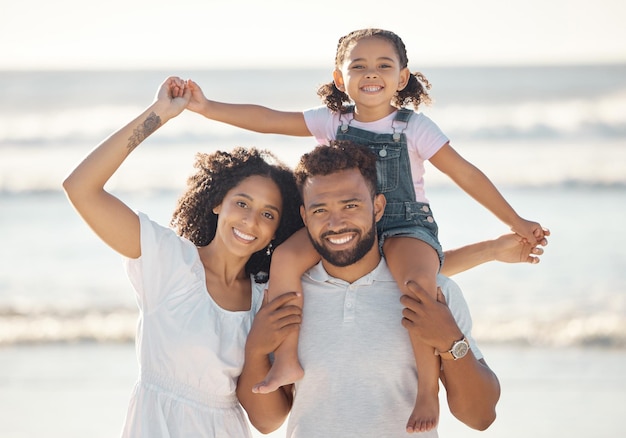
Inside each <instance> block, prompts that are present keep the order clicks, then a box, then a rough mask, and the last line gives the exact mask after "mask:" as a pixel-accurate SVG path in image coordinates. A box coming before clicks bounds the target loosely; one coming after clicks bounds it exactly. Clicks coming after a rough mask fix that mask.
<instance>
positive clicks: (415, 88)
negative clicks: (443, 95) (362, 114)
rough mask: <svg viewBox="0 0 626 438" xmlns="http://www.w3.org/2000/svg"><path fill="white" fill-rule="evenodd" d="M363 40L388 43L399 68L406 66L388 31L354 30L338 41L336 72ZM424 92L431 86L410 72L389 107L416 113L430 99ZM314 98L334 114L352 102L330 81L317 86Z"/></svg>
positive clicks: (397, 39) (396, 41) (397, 43)
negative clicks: (395, 55)
mask: <svg viewBox="0 0 626 438" xmlns="http://www.w3.org/2000/svg"><path fill="white" fill-rule="evenodd" d="M364 38H381V39H384V40H386V41H389V42H390V43H391V44H392V45H393V46H394V48H395V49H396V53H397V54H398V58H399V59H400V68H401V69H403V68H406V67H407V66H408V64H409V58H408V56H407V53H406V47H405V46H404V42H403V41H402V39H401V38H400V37H399V36H398V35H396V34H395V33H393V32H391V31H388V30H383V29H371V28H370V29H360V30H355V31H353V32H350V33H349V34H348V35H346V36H343V37H341V38H339V43H338V44H337V53H336V55H335V68H336V69H340V68H341V66H342V65H343V62H344V61H345V57H346V54H347V52H348V49H350V48H351V46H352V45H354V44H355V43H356V42H358V41H359V40H361V39H364ZM426 90H430V83H429V82H428V80H427V79H426V77H425V76H424V75H423V74H422V73H420V72H414V73H411V74H410V76H409V82H408V83H407V85H406V87H404V89H402V90H400V91H398V92H397V93H396V94H395V96H394V98H393V100H392V102H391V104H392V105H393V106H395V107H396V108H402V107H407V106H412V107H413V108H414V109H416V110H417V108H418V107H419V105H420V104H421V103H426V104H428V103H430V96H429V95H428V92H427V91H426ZM317 95H318V96H319V97H320V98H321V99H322V101H323V102H324V104H325V105H326V106H327V107H328V109H330V110H331V111H333V112H346V110H347V108H348V106H349V105H350V104H351V103H352V102H351V100H350V97H349V96H348V95H347V94H346V93H344V92H343V91H340V90H339V89H338V88H337V87H336V86H335V83H334V82H329V83H327V84H324V85H322V86H321V87H319V89H318V90H317Z"/></svg>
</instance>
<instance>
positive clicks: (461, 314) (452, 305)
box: [437, 275, 483, 360]
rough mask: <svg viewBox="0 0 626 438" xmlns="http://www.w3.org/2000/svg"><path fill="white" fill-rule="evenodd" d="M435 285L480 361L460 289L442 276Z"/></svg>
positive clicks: (478, 350)
mask: <svg viewBox="0 0 626 438" xmlns="http://www.w3.org/2000/svg"><path fill="white" fill-rule="evenodd" d="M437 283H438V284H439V287H441V290H442V292H443V296H444V297H445V298H446V302H447V303H448V308H449V309H450V311H451V312H452V315H453V316H454V319H455V320H456V323H457V324H458V326H459V328H460V329H461V331H462V332H463V334H464V335H465V337H466V338H467V341H468V342H469V344H470V348H471V349H472V351H473V352H474V356H476V359H479V360H480V359H482V358H483V354H482V352H481V351H480V349H479V348H478V345H477V344H476V341H475V340H474V337H473V336H472V316H471V315H470V311H469V307H468V305H467V302H466V301H465V297H464V296H463V292H462V291H461V288H460V287H459V285H458V284H456V283H455V282H454V281H453V280H451V279H449V278H448V277H445V276H443V275H439V276H438V277H437Z"/></svg>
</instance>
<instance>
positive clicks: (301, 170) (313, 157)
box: [294, 140, 377, 199]
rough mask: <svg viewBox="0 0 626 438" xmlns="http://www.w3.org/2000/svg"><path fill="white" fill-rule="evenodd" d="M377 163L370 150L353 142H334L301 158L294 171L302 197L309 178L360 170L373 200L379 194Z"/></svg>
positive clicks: (319, 147) (317, 148)
mask: <svg viewBox="0 0 626 438" xmlns="http://www.w3.org/2000/svg"><path fill="white" fill-rule="evenodd" d="M376 161H377V160H376V155H375V154H374V153H373V152H372V151H371V150H370V149H369V148H367V147H366V146H361V145H359V144H357V143H354V142H353V141H349V140H333V141H331V142H330V145H329V146H317V147H316V148H315V149H313V150H312V151H311V152H309V153H307V154H304V155H303V156H302V157H301V158H300V162H299V163H298V164H297V166H296V168H295V170H294V174H295V176H296V185H297V186H298V190H299V192H300V196H301V197H302V190H303V187H304V184H305V183H306V181H307V179H308V178H311V177H314V176H319V175H321V176H325V175H330V174H333V173H335V172H339V171H342V170H352V169H358V170H359V172H361V175H363V178H364V179H365V182H366V183H367V185H368V187H369V189H370V192H371V194H372V199H373V198H374V196H375V195H376V193H377V189H376V187H377V186H376Z"/></svg>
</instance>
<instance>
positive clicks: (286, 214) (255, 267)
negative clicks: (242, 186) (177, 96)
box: [170, 147, 303, 281]
mask: <svg viewBox="0 0 626 438" xmlns="http://www.w3.org/2000/svg"><path fill="white" fill-rule="evenodd" d="M194 168H195V169H196V171H195V172H194V173H193V174H192V175H191V176H190V177H189V178H188V179H187V190H186V191H185V192H184V193H183V194H182V196H181V197H180V198H179V199H178V203H177V206H176V209H175V210H174V213H173V215H172V220H171V221H170V225H171V226H172V227H173V228H174V230H176V232H177V233H178V234H179V235H180V236H182V237H185V238H187V239H189V240H190V241H191V242H193V243H194V244H195V245H196V246H205V245H208V244H209V242H211V241H212V240H213V238H214V237H215V233H216V229H217V215H216V214H215V213H213V209H214V208H215V207H217V206H218V205H220V204H221V203H222V201H223V200H224V197H225V196H226V193H228V191H230V190H231V189H232V188H234V187H235V186H237V185H238V184H239V183H241V181H243V180H244V179H246V178H248V177H250V176H256V175H258V176H263V177H267V178H269V179H271V180H272V181H274V182H275V183H276V185H277V186H278V187H279V189H280V192H281V195H282V199H283V209H282V215H281V218H280V223H279V225H278V229H277V230H276V237H275V239H274V240H273V241H272V245H273V247H274V248H275V247H276V246H278V245H280V244H281V243H282V242H284V241H285V239H287V238H288V237H289V236H291V234H293V233H294V232H295V231H296V230H298V229H300V228H302V226H303V224H302V219H301V218H300V214H299V207H300V204H301V202H300V195H299V192H298V189H297V187H296V184H295V179H294V175H293V172H292V171H291V169H289V167H287V166H286V165H285V164H284V163H282V162H281V161H279V160H278V159H277V158H276V157H275V156H274V155H273V154H272V153H271V152H269V151H267V150H258V149H256V148H242V147H237V148H235V149H233V150H232V151H231V152H224V151H217V152H214V153H211V154H206V153H198V154H197V155H196V161H195V163H194ZM270 259H271V255H269V256H268V255H267V254H266V250H265V249H263V250H261V251H258V252H256V253H254V254H252V256H251V257H250V260H249V261H248V263H247V264H246V272H247V273H248V274H253V275H258V274H259V273H264V274H265V276H263V274H260V277H261V278H259V276H258V277H257V279H258V280H259V281H266V280H267V278H268V277H267V275H268V274H267V273H269V265H270Z"/></svg>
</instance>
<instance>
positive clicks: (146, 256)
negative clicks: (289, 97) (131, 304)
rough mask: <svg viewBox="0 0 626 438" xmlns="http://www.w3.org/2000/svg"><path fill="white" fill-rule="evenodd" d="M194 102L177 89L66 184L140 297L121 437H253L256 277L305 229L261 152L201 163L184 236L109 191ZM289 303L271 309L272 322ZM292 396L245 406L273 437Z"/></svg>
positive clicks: (185, 211)
mask: <svg viewBox="0 0 626 438" xmlns="http://www.w3.org/2000/svg"><path fill="white" fill-rule="evenodd" d="M190 96H191V92H190V91H189V89H188V88H187V87H186V83H185V81H183V80H181V79H180V78H176V77H170V78H168V79H167V80H166V81H165V82H164V83H163V84H162V85H161V86H160V88H159V91H158V93H157V97H156V99H155V101H154V102H153V103H152V104H151V105H150V106H149V107H148V108H147V109H146V110H145V111H143V112H142V113H141V114H140V115H139V116H138V117H137V118H135V119H134V120H133V121H131V122H130V123H129V124H127V125H126V126H125V127H123V128H121V129H120V130H118V131H117V132H115V133H114V134H113V135H111V136H110V137H109V138H107V139H106V140H105V141H104V142H102V143H101V144H100V145H99V146H97V147H96V148H95V149H94V150H93V151H92V152H91V153H90V154H89V155H88V156H87V157H86V158H85V159H84V160H83V161H82V162H81V163H80V164H79V165H78V166H77V167H76V168H75V169H74V170H73V172H72V173H71V174H70V175H69V176H68V177H67V178H66V180H65V181H64V183H63V187H64V189H65V192H66V193H67V196H68V197H69V199H70V202H71V203H72V205H73V206H74V208H75V209H76V210H77V211H78V213H79V214H80V216H81V217H82V218H83V219H84V220H85V222H86V223H87V224H88V225H89V226H90V227H91V228H92V229H93V231H94V232H95V233H96V234H97V235H98V236H99V237H100V238H101V239H102V240H103V241H104V242H105V243H106V244H108V245H109V246H110V247H111V248H113V249H114V250H115V251H117V252H118V253H120V254H121V255H122V256H123V257H124V258H125V263H126V269H127V272H128V275H129V278H130V280H131V282H132V284H133V287H134V289H135V291H136V296H137V302H138V305H139V310H140V315H139V324H138V330H137V339H136V342H137V355H138V360H139V365H140V375H139V380H138V382H137V384H136V386H135V388H134V391H133V393H132V397H131V401H130V404H129V408H128V413H127V417H126V422H125V426H124V431H123V436H124V437H138V436H141V437H156V436H170V437H189V436H203V437H210V436H219V437H237V438H240V437H246V436H247V437H250V436H251V434H250V431H249V427H248V423H247V421H246V419H245V417H244V414H243V411H242V409H241V407H240V405H239V402H238V399H237V396H236V387H237V379H238V377H239V374H240V373H241V370H242V366H243V362H244V345H245V341H246V336H247V334H248V332H249V330H250V327H251V325H252V319H253V317H254V315H255V313H256V312H257V311H258V310H259V308H260V307H261V304H262V302H263V287H264V286H263V285H262V284H258V283H257V282H255V279H254V276H255V275H257V276H263V274H264V273H266V272H269V260H270V257H271V252H272V249H273V248H274V247H275V246H277V245H278V244H280V243H281V242H282V241H284V240H285V239H286V238H287V237H288V236H289V235H290V234H291V233H292V232H293V231H295V230H296V229H298V228H300V227H301V226H302V222H301V220H300V217H299V215H298V210H297V207H298V205H299V195H298V193H297V190H296V187H295V184H294V180H293V175H292V173H291V171H290V170H289V169H288V168H287V167H286V166H284V165H282V164H280V163H279V162H278V161H277V160H276V159H275V158H274V157H273V156H272V155H271V154H270V153H268V152H260V151H257V150H255V149H250V150H246V149H243V148H237V149H235V150H234V151H233V152H232V153H225V152H217V153H215V154H211V155H207V154H198V156H197V161H196V164H195V168H196V172H195V173H194V174H193V175H192V176H191V177H190V178H189V180H188V187H187V190H186V192H185V193H184V194H183V195H182V197H181V198H180V200H179V202H178V206H177V208H176V210H175V211H174V215H173V217H172V221H171V225H172V227H173V228H174V230H176V232H175V231H174V230H172V229H170V228H166V227H163V226H160V225H158V224H156V223H154V222H152V221H151V220H150V219H149V218H148V216H146V215H145V214H143V213H135V212H134V211H133V210H132V209H131V208H129V207H128V206H127V205H126V204H124V203H123V202H122V201H121V200H119V199H118V198H116V197H115V196H113V195H112V194H110V193H108V192H107V191H106V190H105V189H104V185H105V183H106V182H107V181H108V180H109V178H110V177H111V176H112V175H113V174H114V173H115V172H116V171H117V169H118V168H119V167H120V165H121V164H122V163H123V162H124V160H125V159H126V158H127V157H128V155H129V154H130V152H132V151H133V150H134V149H135V148H136V147H137V146H138V145H139V144H140V143H141V142H142V141H143V140H145V139H146V138H147V137H148V136H149V135H151V134H152V133H153V132H154V131H156V130H157V129H158V128H159V127H160V126H162V125H163V124H165V123H166V122H167V121H168V120H169V119H171V118H173V117H175V116H177V115H178V114H180V113H181V112H182V111H183V110H184V109H185V107H186V105H187V104H188V102H189V99H190ZM265 277H266V274H265ZM263 280H264V279H263ZM290 299H293V296H292V297H289V296H286V297H285V298H284V299H283V300H282V301H280V302H279V301H275V302H273V303H272V306H274V307H272V308H271V309H270V311H272V312H277V311H279V310H277V309H278V307H280V306H281V305H284V304H285V303H288V302H289V300H290ZM268 307H271V306H268ZM281 311H282V310H281ZM284 312H285V313H286V314H288V315H291V317H290V318H287V319H285V320H284V321H283V322H281V323H280V324H284V325H285V326H290V327H295V326H297V322H298V320H297V318H298V317H299V315H298V314H297V311H294V310H293V309H291V310H289V309H287V310H284ZM273 315H274V316H275V313H273ZM294 317H295V318H296V319H295V320H294V319H293V318H294ZM294 322H295V323H296V324H294ZM255 397H256V398H255ZM259 397H262V400H261V399H260V398H259ZM289 397H290V396H289V394H287V393H285V392H282V391H277V392H276V393H275V394H273V395H269V396H258V395H254V394H252V393H250V392H248V391H246V394H245V395H244V396H242V397H241V399H242V404H243V406H244V408H246V410H249V412H248V415H249V417H250V421H251V422H252V424H253V425H255V427H257V428H258V429H259V430H261V431H262V432H265V433H267V432H270V431H271V430H274V429H276V428H277V427H278V426H280V424H281V423H282V422H283V420H284V418H285V417H286V415H287V413H288V411H289V407H290V402H291V400H290V398H289ZM258 411H262V412H260V414H259V412H258Z"/></svg>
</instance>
